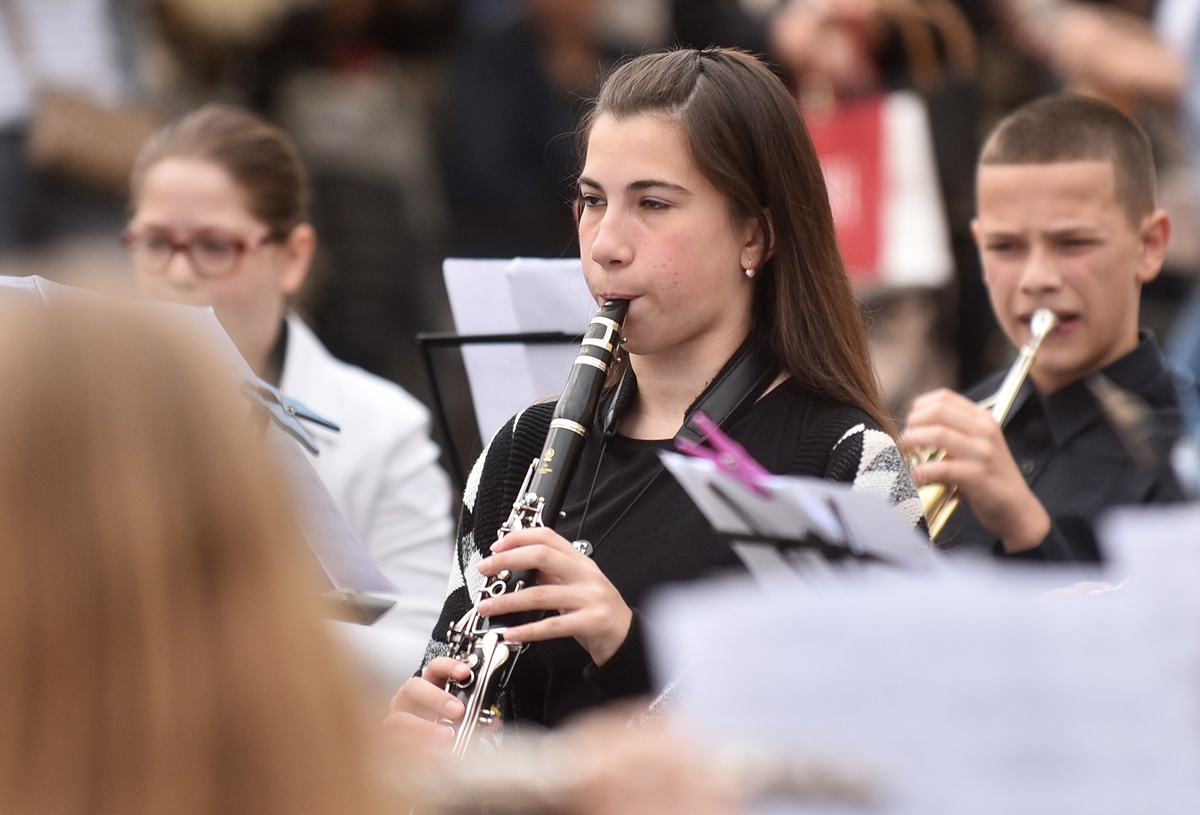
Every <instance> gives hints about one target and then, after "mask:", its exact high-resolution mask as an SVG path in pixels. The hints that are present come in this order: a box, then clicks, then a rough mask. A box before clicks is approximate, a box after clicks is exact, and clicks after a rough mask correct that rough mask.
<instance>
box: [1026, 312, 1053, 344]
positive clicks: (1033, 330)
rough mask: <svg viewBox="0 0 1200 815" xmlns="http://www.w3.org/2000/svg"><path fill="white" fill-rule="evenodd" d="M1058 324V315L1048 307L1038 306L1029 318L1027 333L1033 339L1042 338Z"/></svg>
mask: <svg viewBox="0 0 1200 815" xmlns="http://www.w3.org/2000/svg"><path fill="white" fill-rule="evenodd" d="M1057 325H1058V315H1056V314H1055V313H1054V312H1053V311H1051V310H1050V309H1048V308H1039V309H1038V310H1037V311H1035V312H1033V317H1031V318H1030V320H1029V333H1030V334H1031V335H1032V336H1033V337H1034V339H1043V338H1045V337H1046V335H1047V334H1049V333H1050V332H1051V331H1053V330H1054V328H1055V326H1057Z"/></svg>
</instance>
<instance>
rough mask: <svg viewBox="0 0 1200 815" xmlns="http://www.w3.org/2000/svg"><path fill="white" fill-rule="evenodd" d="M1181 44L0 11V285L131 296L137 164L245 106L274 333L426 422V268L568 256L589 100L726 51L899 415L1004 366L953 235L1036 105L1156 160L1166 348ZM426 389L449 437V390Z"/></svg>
mask: <svg viewBox="0 0 1200 815" xmlns="http://www.w3.org/2000/svg"><path fill="white" fill-rule="evenodd" d="M1198 28H1200V3H1197V2H1195V0H1157V2H1156V0H1103V1H1100V0H1097V2H1086V1H1085V0H0V32H2V35H0V193H2V194H0V273H3V274H16V275H23V274H42V275H44V276H47V277H50V278H52V279H56V280H60V281H65V282H74V281H75V279H76V278H79V277H80V276H81V275H85V274H86V276H87V277H88V278H89V279H95V278H99V279H102V280H106V281H107V284H108V285H116V286H120V285H123V284H124V282H126V281H129V280H131V275H130V272H129V261H128V259H127V258H126V257H125V256H124V255H123V253H122V251H121V248H120V245H119V242H118V236H119V234H120V232H121V230H122V228H123V227H124V225H125V222H126V220H127V218H128V212H127V199H128V182H127V179H128V177H129V168H130V166H131V164H132V161H133V158H134V156H135V155H136V151H137V148H138V147H139V146H140V145H141V143H142V141H143V140H144V138H145V137H146V136H147V135H148V134H149V133H151V132H152V131H153V130H154V129H155V128H156V127H157V126H159V125H160V124H161V123H163V122H165V121H168V120H170V119H173V118H176V117H177V116H179V115H181V114H183V113H185V112H187V111H189V110H192V109H194V108H196V107H197V106H199V105H200V104H202V103H205V102H209V101H214V100H220V101H230V102H236V103H240V104H243V105H246V106H248V107H250V108H252V109H254V110H256V111H258V112H259V113H261V114H262V115H263V116H265V117H266V118H268V119H269V120H271V121H272V122H274V123H276V124H278V125H279V126H280V127H282V128H283V129H284V130H285V131H286V132H287V133H288V134H289V135H290V136H291V137H292V138H293V139H294V140H295V142H296V144H297V146H298V147H299V149H300V152H301V153H302V157H303V159H304V161H305V163H306V165H307V167H308V168H309V170H310V173H311V181H312V185H313V191H314V195H313V213H312V215H313V224H314V226H315V228H316V230H317V232H318V234H319V235H320V236H321V240H320V245H319V248H318V251H317V258H316V262H315V265H314V271H313V274H311V275H310V276H309V280H308V282H307V284H306V286H305V289H304V290H303V292H302V293H301V295H300V298H299V303H298V304H297V306H298V309H299V310H300V311H301V312H302V313H303V314H304V315H305V316H306V317H307V318H308V320H309V321H310V323H311V325H312V326H313V327H314V328H315V329H316V331H317V333H318V335H319V336H320V338H321V339H322V340H323V341H324V342H325V344H326V345H327V346H328V347H329V349H330V350H331V351H332V352H333V353H334V354H335V355H336V356H338V357H340V358H342V359H344V360H347V361H349V362H352V363H355V364H358V365H360V366H362V367H364V368H366V369H368V370H370V371H373V372H375V373H378V374H380V375H382V376H384V377H386V378H389V379H393V380H395V381H398V382H400V383H402V384H403V386H404V387H405V388H407V389H408V390H409V391H411V392H412V393H414V394H415V395H416V396H418V397H419V398H421V399H423V400H425V401H426V402H428V401H429V400H430V396H431V389H430V385H429V383H428V381H427V380H426V378H425V376H424V375H423V373H422V371H421V369H420V364H419V358H418V353H417V350H416V346H415V344H414V342H413V335H414V333H416V332H418V331H430V330H446V329H451V328H452V324H451V319H450V312H449V308H448V304H447V302H446V294H445V290H444V287H443V285H442V276H441V261H442V259H443V258H445V257H447V256H456V257H479V258H488V257H495V258H503V257H512V256H518V255H520V256H531V257H572V256H575V255H577V253H578V247H577V245H576V243H575V237H574V227H573V223H572V214H571V209H570V206H569V203H568V202H569V199H570V195H571V180H572V177H573V175H574V173H575V171H576V167H575V157H576V146H575V144H574V143H573V141H572V137H571V136H570V134H571V132H572V130H573V127H574V122H575V119H576V117H577V116H578V114H579V113H580V111H581V110H582V108H583V106H584V104H585V102H586V99H587V98H588V96H589V94H590V92H591V91H592V90H593V89H594V87H595V85H596V82H597V79H598V76H599V75H600V73H601V72H602V71H603V70H604V69H605V68H606V67H608V66H611V65H613V64H614V63H615V62H616V61H618V60H619V59H620V58H621V57H622V56H624V55H630V54H636V53H641V52H644V51H647V50H651V49H654V48H659V47H663V46H669V45H673V44H678V45H683V46H693V47H706V46H710V45H717V46H739V47H742V48H745V49H747V50H750V51H752V52H754V53H757V54H760V55H763V56H764V57H765V58H766V59H767V60H768V61H769V62H770V63H771V64H772V66H773V68H774V69H775V70H776V71H777V72H778V73H779V74H780V75H781V76H782V77H783V78H784V79H785V81H787V82H788V83H789V85H790V86H791V87H793V88H794V89H795V93H796V98H797V103H798V104H799V105H801V108H802V110H803V112H804V114H805V117H806V120H807V121H808V122H809V124H810V127H811V128H812V129H813V132H814V137H815V139H816V141H817V143H818V149H819V152H822V154H823V158H824V159H827V161H823V163H824V165H825V169H826V173H827V178H828V180H829V182H830V185H831V189H832V190H833V199H834V206H835V212H837V213H838V216H839V218H840V219H841V220H839V234H840V235H841V236H842V237H843V239H844V241H845V242H844V244H843V250H844V252H845V254H846V255H847V260H848V262H849V265H850V266H851V271H852V274H853V275H854V277H855V280H856V282H857V284H858V286H859V289H860V293H861V295H862V299H863V304H864V309H866V311H867V313H868V324H869V327H870V332H871V335H872V343H873V352H874V354H875V359H876V364H877V366H878V368H879V374H880V378H881V381H882V382H883V384H884V387H885V391H886V392H887V395H888V398H889V399H890V400H891V402H892V405H893V407H894V408H895V410H896V412H897V415H902V412H903V409H904V407H905V405H906V404H907V401H908V399H909V398H911V396H912V395H913V394H915V393H919V392H922V391H924V390H927V389H929V388H930V387H933V386H936V385H951V386H957V385H961V384H967V383H970V382H971V381H973V380H975V379H976V378H978V377H979V376H980V375H981V374H983V373H984V372H986V371H989V370H991V369H993V368H995V367H997V366H998V365H1000V364H1003V363H1004V362H1005V361H1006V355H1007V354H1009V353H1011V350H1010V349H1008V348H1007V347H1006V343H1005V342H1004V340H1003V337H1002V336H1001V335H1000V334H999V332H998V331H997V329H996V327H995V323H994V319H993V317H992V315H991V311H990V309H989V307H988V304H987V300H986V293H985V292H984V289H983V286H982V283H981V280H980V271H979V267H978V260H977V258H976V256H975V251H974V247H973V245H972V241H971V236H970V219H971V216H972V211H973V206H974V205H973V189H972V180H971V179H972V175H973V162H974V159H975V154H976V151H977V148H978V144H979V140H980V138H981V136H982V134H984V133H986V132H987V130H988V128H989V127H990V125H991V124H993V123H994V122H995V121H996V120H997V119H998V118H999V117H1000V116H1002V115H1003V114H1005V113H1006V112H1008V111H1009V110H1011V109H1013V108H1014V107H1016V106H1017V105H1019V104H1021V103H1022V102H1024V101H1027V100H1028V99H1031V98H1033V97H1035V96H1039V95H1042V94H1045V93H1048V92H1052V91H1055V90H1062V89H1074V90H1079V91H1083V92H1087V93H1091V94H1095V95H1098V96H1101V97H1103V98H1105V99H1107V100H1108V101H1110V102H1113V103H1115V104H1117V105H1118V106H1120V107H1121V108H1123V109H1124V110H1126V111H1127V112H1130V113H1132V114H1134V115H1135V116H1136V117H1137V118H1138V120H1139V121H1140V122H1141V123H1142V124H1143V125H1144V127H1145V128H1146V129H1147V130H1148V132H1149V133H1150V134H1151V136H1152V138H1153V140H1154V143H1155V149H1156V157H1157V161H1158V162H1159V171H1160V190H1159V192H1160V196H1161V199H1162V200H1161V203H1162V205H1163V206H1164V207H1165V208H1166V209H1167V210H1168V211H1169V212H1170V213H1171V215H1172V217H1173V220H1174V221H1175V223H1176V225H1177V228H1176V230H1175V231H1174V233H1173V235H1172V242H1171V255H1170V256H1169V258H1168V261H1167V273H1166V274H1164V275H1162V276H1161V277H1160V278H1159V279H1158V280H1156V281H1155V282H1154V283H1153V284H1152V285H1150V286H1148V287H1147V290H1146V292H1145V295H1144V296H1145V298H1146V302H1145V303H1144V304H1143V315H1144V318H1145V321H1146V322H1147V324H1148V325H1149V326H1150V327H1151V328H1154V329H1155V330H1156V331H1157V332H1158V333H1159V335H1160V336H1163V335H1166V334H1169V332H1170V329H1171V324H1172V321H1173V320H1174V318H1175V316H1176V313H1177V311H1178V310H1179V307H1180V305H1181V303H1182V302H1183V300H1184V299H1185V297H1186V294H1187V292H1188V291H1189V289H1190V288H1191V287H1192V283H1193V281H1194V279H1195V277H1196V274H1197V270H1198V269H1200V239H1198V238H1197V231H1196V229H1195V228H1194V227H1193V225H1194V224H1196V223H1197V220H1196V214H1195V200H1194V199H1195V191H1196V189H1197V185H1196V183H1195V179H1194V178H1193V175H1194V167H1193V166H1192V164H1191V162H1190V161H1189V154H1188V150H1187V146H1186V141H1185V138H1184V132H1183V128H1182V126H1181V125H1180V121H1181V117H1180V115H1179V106H1180V104H1181V98H1182V97H1183V94H1184V92H1185V91H1184V89H1185V83H1186V74H1187V71H1186V66H1187V59H1188V56H1187V54H1188V51H1189V49H1190V47H1191V46H1192V44H1193V42H1194V41H1195V40H1196V35H1197V29H1198ZM846 134H851V136H852V137H851V136H847V135H846ZM864 134H865V135H864ZM859 141H861V142H862V145H859V147H854V146H851V148H850V149H849V154H845V153H846V148H847V143H849V142H859ZM863 145H865V146H863ZM855 149H860V150H862V151H865V152H864V153H861V154H860V155H859V156H858V157H857V158H856V157H855V155H853V153H854V150H855ZM862 155H867V156H872V155H874V156H882V158H879V159H878V160H877V161H876V160H875V159H871V158H867V159H865V160H864V159H863V158H862ZM862 190H867V191H868V192H866V193H861V195H858V196H856V195H855V192H856V191H858V192H861V191H862ZM867 210H870V211H867ZM855 230H858V231H855ZM445 387H446V388H448V389H449V391H450V393H449V394H448V400H447V401H448V402H449V403H450V404H451V405H460V406H462V407H457V408H454V409H455V410H457V411H459V412H460V414H465V412H466V411H469V407H467V405H468V403H469V399H465V398H455V390H456V389H461V388H465V384H464V383H463V382H462V381H461V379H460V378H459V377H457V376H455V377H451V378H450V379H448V380H446V383H445ZM450 418H451V422H452V426H454V427H456V428H463V430H461V432H462V433H463V434H464V435H465V436H467V437H471V436H474V435H475V434H474V433H473V432H472V431H470V430H469V429H465V428H471V427H473V424H472V423H471V420H470V417H469V416H468V415H452V416H451V417H450ZM457 432H459V431H456V433H457ZM460 449H461V452H462V454H463V455H464V456H465V457H466V458H467V459H468V460H469V459H470V458H471V457H472V455H473V451H472V450H471V449H469V444H468V445H466V446H464V445H461V444H460Z"/></svg>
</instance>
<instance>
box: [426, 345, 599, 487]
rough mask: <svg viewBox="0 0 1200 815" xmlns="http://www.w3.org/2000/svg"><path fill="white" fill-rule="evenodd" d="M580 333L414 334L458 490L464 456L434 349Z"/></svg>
mask: <svg viewBox="0 0 1200 815" xmlns="http://www.w3.org/2000/svg"><path fill="white" fill-rule="evenodd" d="M582 339H583V334H567V333H565V332H562V331H526V332H516V333H508V334H457V333H455V332H453V331H422V332H420V333H418V334H417V337H416V340H417V349H418V351H419V352H420V355H421V365H422V367H424V369H425V376H426V378H427V379H428V380H429V387H430V391H431V393H432V398H433V405H432V407H433V421H434V425H435V426H436V427H437V429H438V433H439V434H440V435H441V437H442V440H443V444H444V445H445V447H446V460H447V462H448V464H449V466H450V469H451V473H450V475H451V477H452V478H453V479H454V481H455V483H456V484H457V485H458V488H459V490H460V491H461V490H462V488H463V487H464V486H465V485H466V483H467V479H466V475H465V473H464V470H465V467H464V459H463V458H462V457H461V454H460V453H459V446H458V444H457V443H455V441H454V433H453V432H452V430H451V428H450V418H449V415H448V413H447V411H446V402H445V400H444V399H443V398H442V387H441V383H440V381H439V379H438V375H437V368H436V366H435V365H434V363H433V350H434V349H439V348H454V349H457V350H458V351H459V353H460V354H461V353H462V349H463V346H467V345H506V344H519V345H568V344H573V345H578V344H579V343H580V341H581V340H582Z"/></svg>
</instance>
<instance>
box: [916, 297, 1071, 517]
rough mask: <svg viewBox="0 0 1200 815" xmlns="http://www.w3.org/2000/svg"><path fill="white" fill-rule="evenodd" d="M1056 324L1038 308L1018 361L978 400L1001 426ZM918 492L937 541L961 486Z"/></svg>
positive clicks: (925, 453)
mask: <svg viewBox="0 0 1200 815" xmlns="http://www.w3.org/2000/svg"><path fill="white" fill-rule="evenodd" d="M1057 327H1058V316H1057V315H1055V313H1054V312H1053V311H1051V310H1050V309H1047V308H1040V309H1038V310H1037V311H1035V312H1034V313H1033V318H1032V319H1031V320H1030V321H1029V335H1030V336H1029V342H1027V343H1025V345H1024V346H1022V347H1021V350H1020V351H1019V352H1018V353H1017V359H1016V361H1015V362H1013V364H1012V367H1011V368H1009V369H1008V373H1007V374H1005V375H1004V381H1003V382H1001V383H1000V387H999V388H997V389H996V392H995V393H994V394H992V395H991V396H990V397H988V398H987V399H985V400H983V401H982V402H980V403H979V404H980V407H984V408H987V409H988V410H989V411H990V412H991V414H992V417H993V418H994V419H995V420H996V422H997V423H999V425H1000V426H1001V427H1003V426H1004V423H1005V421H1006V420H1007V419H1008V414H1009V411H1011V410H1012V406H1013V402H1015V401H1016V398H1017V394H1018V393H1020V391H1021V386H1022V385H1024V384H1025V379H1026V377H1028V376H1029V369H1030V368H1032V367H1033V361H1034V360H1035V359H1036V358H1037V354H1038V351H1039V350H1040V349H1041V347H1042V342H1043V341H1044V340H1045V339H1046V337H1048V336H1050V332H1052V331H1053V330H1054V329H1055V328H1057ZM945 456H946V451H945V450H918V451H916V452H915V453H913V455H912V456H911V457H910V463H912V464H923V463H925V462H929V461H941V460H942V459H943V458H945ZM917 492H918V493H919V494H920V496H921V506H922V507H923V508H924V510H925V520H926V522H927V523H928V524H929V537H930V539H932V540H935V541H936V540H937V538H938V535H940V534H941V533H942V530H943V529H944V528H945V526H946V522H947V521H949V520H950V516H951V515H953V514H954V511H955V510H956V509H958V505H959V503H960V502H961V500H962V496H960V495H959V494H958V487H956V486H954V485H952V484H926V485H925V486H923V487H920V488H918V490H917Z"/></svg>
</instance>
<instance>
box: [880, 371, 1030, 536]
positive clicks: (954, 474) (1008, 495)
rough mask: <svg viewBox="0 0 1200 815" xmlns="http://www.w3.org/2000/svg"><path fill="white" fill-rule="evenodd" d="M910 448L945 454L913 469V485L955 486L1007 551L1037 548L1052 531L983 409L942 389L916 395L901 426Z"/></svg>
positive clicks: (1001, 437)
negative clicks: (903, 425)
mask: <svg viewBox="0 0 1200 815" xmlns="http://www.w3.org/2000/svg"><path fill="white" fill-rule="evenodd" d="M901 441H902V443H903V444H904V445H905V447H906V448H908V449H910V450H943V451H945V455H944V456H943V457H942V458H940V459H939V460H936V461H934V460H930V461H925V462H920V463H916V464H914V465H913V466H912V468H911V471H912V477H913V481H914V482H915V483H916V484H917V485H918V486H922V485H925V484H947V485H953V486H955V487H957V488H958V490H959V492H960V493H961V495H962V497H963V498H964V499H965V500H966V501H967V502H969V503H970V505H971V511H972V512H974V513H975V517H976V518H978V519H979V523H980V524H981V525H982V526H983V527H984V528H985V529H988V530H989V531H991V532H993V533H995V534H996V535H997V536H998V537H999V538H1000V540H1001V542H1002V544H1003V545H1004V549H1005V551H1006V552H1009V553H1010V554H1011V553H1014V552H1021V551H1024V550H1026V549H1032V548H1033V547H1035V546H1038V545H1039V544H1040V543H1041V542H1042V541H1043V540H1045V538H1046V535H1047V534H1048V533H1049V532H1050V515H1049V514H1048V513H1047V512H1046V508H1045V507H1043V506H1042V503H1041V501H1039V500H1038V498H1037V496H1036V495H1034V494H1033V491H1032V490H1031V489H1030V488H1029V485H1028V484H1027V483H1026V481H1025V477H1024V476H1023V475H1022V474H1021V470H1020V468H1019V467H1018V466H1017V462H1016V461H1015V460H1014V459H1013V457H1012V453H1011V452H1010V451H1009V449H1008V444H1007V443H1006V442H1005V441H1004V434H1003V433H1002V432H1001V430H1000V425H999V424H998V423H997V422H996V419H995V418H994V417H993V416H992V414H991V412H990V411H988V410H987V409H986V408H983V407H980V406H979V405H977V404H975V403H974V402H972V401H971V400H969V399H967V398H966V397H964V396H961V395H960V394H957V393H955V392H953V391H951V390H947V389H945V388H941V389H938V390H935V391H931V392H929V393H926V394H924V395H922V396H919V397H918V398H917V399H916V400H915V401H914V402H913V406H912V409H911V410H910V411H909V414H908V418H907V420H906V422H905V431H904V434H903V436H902V437H901Z"/></svg>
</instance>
